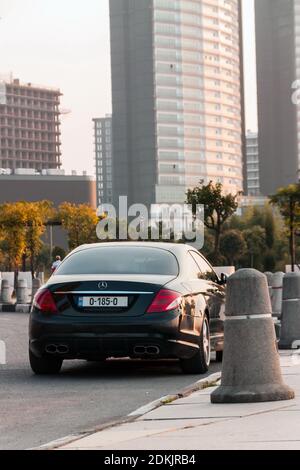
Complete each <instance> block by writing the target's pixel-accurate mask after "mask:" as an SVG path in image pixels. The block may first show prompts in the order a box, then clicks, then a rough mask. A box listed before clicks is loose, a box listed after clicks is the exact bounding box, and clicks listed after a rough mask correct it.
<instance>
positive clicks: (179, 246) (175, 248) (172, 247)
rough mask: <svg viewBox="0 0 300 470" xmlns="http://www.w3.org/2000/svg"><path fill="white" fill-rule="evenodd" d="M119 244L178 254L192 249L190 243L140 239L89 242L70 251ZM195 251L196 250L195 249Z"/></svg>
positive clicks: (116, 245)
mask: <svg viewBox="0 0 300 470" xmlns="http://www.w3.org/2000/svg"><path fill="white" fill-rule="evenodd" d="M121 246H123V247H124V246H126V247H128V246H134V247H139V248H141V247H145V248H159V249H161V250H166V251H171V252H172V253H174V254H175V255H180V254H181V253H186V252H187V251H189V250H194V251H195V248H193V247H192V246H190V245H186V244H184V243H170V242H166V243H164V242H152V241H151V242H150V241H149V242H140V241H122V242H119V241H118V242H99V243H91V244H86V245H81V246H78V247H77V248H75V250H73V251H72V253H75V252H76V251H82V250H89V249H91V248H103V247H121ZM196 251H197V250H196Z"/></svg>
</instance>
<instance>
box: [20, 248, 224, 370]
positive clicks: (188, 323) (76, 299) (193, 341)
mask: <svg viewBox="0 0 300 470" xmlns="http://www.w3.org/2000/svg"><path fill="white" fill-rule="evenodd" d="M224 284H225V281H224V279H223V280H220V279H219V278H218V276H217V275H216V273H215V272H214V270H213V268H212V267H211V265H210V264H209V263H208V261H207V260H206V259H205V258H204V257H203V256H202V255H201V254H200V253H199V252H198V251H197V250H195V249H194V248H193V247H192V246H189V245H184V244H175V243H174V244H172V243H152V242H115V243H98V244H92V245H84V246H80V247H79V248H77V249H75V250H74V251H73V252H72V253H70V254H69V255H68V256H67V257H66V258H65V259H64V261H63V262H62V264H61V265H60V266H59V268H58V269H57V270H56V271H55V273H54V275H53V276H52V277H51V278H50V279H49V281H48V282H47V283H46V285H45V286H43V287H42V288H41V289H40V290H39V291H38V292H37V294H36V296H35V298H34V302H33V307H32V311H31V315H30V328H29V335H30V338H29V358H30V364H31V367H32V370H33V371H34V372H35V373H36V374H49V373H58V372H59V371H60V369H61V366H62V363H63V360H65V359H87V360H102V359H106V358H110V357H116V358H118V357H131V358H145V359H149V358H150V359H162V358H177V359H179V360H180V363H181V367H182V370H183V371H184V372H185V373H193V374H197V373H199V374H201V373H205V372H206V371H207V370H208V368H209V365H210V359H211V350H215V351H216V352H217V360H221V359H222V350H223V320H224V300H225V288H224Z"/></svg>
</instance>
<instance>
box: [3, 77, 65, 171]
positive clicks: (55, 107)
mask: <svg viewBox="0 0 300 470" xmlns="http://www.w3.org/2000/svg"><path fill="white" fill-rule="evenodd" d="M60 96H61V93H60V91H59V90H58V89H51V88H46V87H41V86H36V85H32V84H31V83H27V84H22V83H20V81H19V80H18V79H10V80H2V81H1V80H0V169H1V171H2V173H3V172H6V171H7V172H9V171H10V170H11V171H12V172H15V170H16V169H18V168H22V169H34V170H36V171H37V172H41V170H43V169H59V168H60V166H61V152H60V111H59V104H60Z"/></svg>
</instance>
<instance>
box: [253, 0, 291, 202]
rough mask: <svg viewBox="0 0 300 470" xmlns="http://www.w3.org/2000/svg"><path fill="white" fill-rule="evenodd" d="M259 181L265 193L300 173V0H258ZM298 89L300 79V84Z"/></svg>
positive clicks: (256, 9) (271, 192)
mask: <svg viewBox="0 0 300 470" xmlns="http://www.w3.org/2000/svg"><path fill="white" fill-rule="evenodd" d="M255 12H256V13H255V21H256V46H257V47H256V55H257V86H258V129H259V156H260V186H261V188H260V189H261V193H262V194H263V195H265V196H268V195H270V194H273V193H274V192H276V190H277V189H278V188H279V187H282V186H286V185H288V184H291V183H295V182H297V181H298V178H299V168H300V167H299V161H300V108H299V105H298V106H297V105H296V104H295V103H293V100H292V96H293V93H294V92H295V91H296V90H294V88H293V85H294V86H295V83H294V82H295V80H297V79H298V80H299V79H300V0H284V1H282V0H256V2H255ZM296 86H297V88H298V89H299V84H298V85H296Z"/></svg>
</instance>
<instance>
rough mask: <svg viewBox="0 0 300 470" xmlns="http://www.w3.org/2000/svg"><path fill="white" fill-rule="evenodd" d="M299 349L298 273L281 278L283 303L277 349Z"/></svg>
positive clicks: (299, 274)
mask: <svg viewBox="0 0 300 470" xmlns="http://www.w3.org/2000/svg"><path fill="white" fill-rule="evenodd" d="M299 347H300V273H288V274H286V275H285V276H284V278H283V301H282V318H281V331H280V340H279V349H298V348H299Z"/></svg>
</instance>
